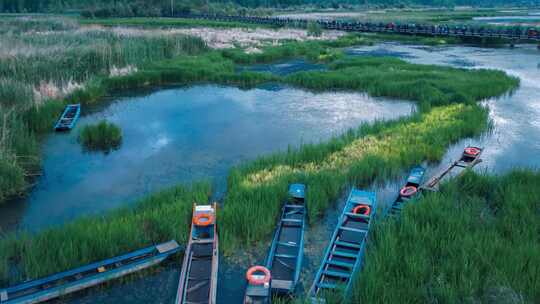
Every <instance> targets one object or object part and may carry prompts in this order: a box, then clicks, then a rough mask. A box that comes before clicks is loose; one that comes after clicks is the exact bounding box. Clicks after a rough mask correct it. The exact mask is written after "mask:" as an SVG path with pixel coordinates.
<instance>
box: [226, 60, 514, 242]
mask: <svg viewBox="0 0 540 304" xmlns="http://www.w3.org/2000/svg"><path fill="white" fill-rule="evenodd" d="M364 73H365V74H364ZM282 81H284V82H285V83H292V84H295V85H298V86H300V87H307V88H312V89H318V90H328V89H341V90H347V89H349V90H360V91H367V92H369V93H370V94H372V95H375V96H390V97H397V98H403V99H409V100H414V101H416V102H417V103H418V104H419V105H420V108H419V112H418V113H416V114H414V115H412V116H411V117H409V118H403V119H400V120H398V121H393V122H378V123H375V124H372V125H364V126H361V127H360V128H359V129H358V130H351V131H349V132H348V133H346V134H344V135H342V136H339V137H337V138H335V139H333V140H330V141H328V142H326V143H319V144H311V145H305V146H303V147H300V148H299V149H298V150H292V149H290V150H288V151H287V152H284V153H278V154H274V155H271V156H267V157H261V158H259V159H257V160H255V161H253V162H251V163H248V164H245V165H241V166H239V167H237V168H234V169H233V170H232V172H231V174H230V176H229V181H228V189H229V191H228V194H227V197H226V199H225V205H224V208H223V217H222V221H223V224H222V225H221V228H222V229H221V230H222V234H221V236H222V237H223V238H224V239H226V240H227V242H224V245H223V246H222V248H224V249H225V250H232V249H233V248H236V247H237V246H241V245H245V244H250V243H253V242H257V241H258V240H261V239H265V237H266V236H268V234H269V233H270V232H271V231H272V229H273V226H274V222H275V220H274V219H275V218H276V217H277V215H278V212H279V206H280V201H281V200H282V199H283V197H282V196H280V195H277V194H280V193H281V195H285V191H286V188H287V184H288V183H291V182H302V183H305V184H307V185H309V187H308V191H307V201H308V210H309V213H310V220H316V219H317V218H318V217H319V216H320V215H321V214H322V213H323V212H324V210H325V209H326V208H327V207H328V206H329V205H330V204H332V202H334V201H335V199H336V198H337V197H338V196H339V195H340V194H341V193H342V191H343V190H344V189H345V188H346V187H347V186H348V185H350V184H354V185H357V186H365V185H368V184H369V183H371V182H373V181H375V180H376V179H379V180H380V179H385V178H389V177H393V176H396V175H397V174H399V173H401V170H403V169H406V168H408V167H411V166H413V165H415V164H417V163H419V162H422V161H431V162H435V161H438V160H440V159H441V158H442V156H443V154H444V151H445V150H446V148H447V147H448V146H449V145H450V144H452V143H454V142H456V141H458V140H459V139H461V138H465V137H474V136H477V135H479V134H480V133H481V132H483V131H485V130H486V129H487V127H488V122H487V112H486V109H484V108H482V107H480V106H479V105H477V104H476V103H475V102H476V101H479V100H481V99H483V98H488V97H492V96H498V95H501V94H504V93H505V92H507V91H509V90H511V89H513V88H515V87H516V86H517V85H518V84H519V80H517V79H515V78H512V77H509V76H507V75H506V74H505V73H502V72H498V71H487V70H477V71H467V70H461V69H454V68H446V67H439V66H427V65H414V64H409V63H405V62H404V61H402V60H399V59H392V58H370V57H366V58H354V59H344V60H343V61H337V62H336V63H335V64H333V65H332V70H331V71H328V72H302V73H296V74H293V75H291V76H287V77H285V79H282ZM490 81H492V82H493V84H494V86H488V85H485V83H489V82H490ZM479 85H481V86H482V87H486V89H485V90H478V89H477V88H478V87H479ZM268 215H271V216H268Z"/></svg>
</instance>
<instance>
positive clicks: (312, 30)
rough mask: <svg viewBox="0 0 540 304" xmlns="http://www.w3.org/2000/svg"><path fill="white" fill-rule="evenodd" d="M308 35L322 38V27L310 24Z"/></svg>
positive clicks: (313, 23)
mask: <svg viewBox="0 0 540 304" xmlns="http://www.w3.org/2000/svg"><path fill="white" fill-rule="evenodd" d="M307 33H308V35H309V36H315V37H319V36H321V35H322V28H321V25H320V24H318V23H317V22H314V21H310V22H308V25H307Z"/></svg>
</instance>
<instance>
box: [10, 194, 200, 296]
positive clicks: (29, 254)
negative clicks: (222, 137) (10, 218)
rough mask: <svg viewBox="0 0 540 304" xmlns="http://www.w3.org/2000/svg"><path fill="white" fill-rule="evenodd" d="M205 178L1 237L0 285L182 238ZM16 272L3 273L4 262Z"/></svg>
mask: <svg viewBox="0 0 540 304" xmlns="http://www.w3.org/2000/svg"><path fill="white" fill-rule="evenodd" d="M210 193H211V188H210V184H209V183H195V184H193V185H192V186H178V187H174V188H171V189H168V190H164V191H161V192H158V193H155V194H153V195H151V196H149V197H147V198H145V199H142V200H141V201H139V202H138V203H136V205H135V207H131V208H129V207H128V208H123V209H120V210H117V211H115V212H113V213H110V214H107V215H105V216H92V217H88V218H82V219H78V220H76V221H74V222H71V223H69V224H65V225H63V226H61V227H58V228H50V229H48V230H46V231H43V232H40V233H38V234H30V233H21V234H15V233H10V234H8V235H6V236H4V237H3V238H2V239H0V249H2V250H1V251H0V284H1V285H2V286H4V285H8V284H14V283H16V282H18V281H20V280H26V279H31V278H37V277H41V276H44V275H47V274H51V273H55V272H58V271H63V270H67V269H70V268H73V267H77V266H81V265H85V264H88V263H90V262H93V261H97V260H101V259H105V258H109V257H113V256H116V255H119V254H123V253H126V252H129V251H132V250H135V249H137V248H142V247H145V246H150V245H152V244H158V243H160V242H165V241H168V240H171V239H175V240H177V241H178V242H179V243H180V244H182V243H185V242H186V240H187V237H188V234H189V232H188V231H189V228H190V225H189V223H190V218H191V210H192V204H193V203H194V202H198V203H205V202H207V201H208V198H209V195H210ZM9 264H11V265H14V267H15V268H16V269H17V270H18V273H17V275H13V274H12V275H8V274H10V271H9V269H8V265H9Z"/></svg>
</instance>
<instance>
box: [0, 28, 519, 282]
mask: <svg viewBox="0 0 540 304" xmlns="http://www.w3.org/2000/svg"><path fill="white" fill-rule="evenodd" d="M98 37H99V35H98ZM188 41H191V40H188ZM147 42H148V41H147ZM364 43H370V41H369V40H368V39H365V38H363V37H361V36H355V35H353V36H344V37H342V38H340V39H338V40H335V41H308V42H303V43H299V42H288V43H283V44H282V45H280V46H274V47H266V48H264V49H263V52H262V53H255V54H246V53H245V52H243V51H241V50H238V49H236V50H224V51H207V50H203V48H197V47H193V46H194V45H195V46H196V44H193V45H191V46H189V45H190V44H189V43H188V46H187V48H186V49H184V48H183V47H180V49H182V50H183V51H182V54H188V55H183V56H176V55H174V54H170V53H165V54H168V55H166V56H165V55H164V57H159V58H161V59H160V60H155V61H149V62H146V61H144V63H142V64H140V65H137V67H138V69H137V71H135V72H133V73H132V74H129V75H123V76H116V77H110V70H108V69H103V66H107V63H111V62H110V61H107V60H105V61H99V60H98V61H97V62H98V63H99V65H98V67H94V66H92V65H91V67H92V68H96V69H95V70H92V71H102V72H106V74H99V72H97V73H98V74H97V77H90V78H87V79H88V80H87V81H85V85H84V87H81V88H77V89H75V90H74V91H73V92H71V93H70V94H69V95H68V98H67V100H76V101H77V102H81V103H89V102H93V101H96V100H98V99H100V98H101V97H103V96H104V95H106V94H108V93H111V92H114V91H117V90H126V89H131V88H137V87H143V86H151V85H162V84H171V83H174V84H189V83H193V82H213V83H225V84H235V85H238V86H253V85H256V84H260V83H262V82H266V81H276V82H281V83H284V84H291V85H295V86H298V87H303V88H309V89H313V90H357V91H364V92H368V93H370V94H372V95H375V96H389V97H397V98H403V99H409V100H412V101H414V102H417V103H418V105H419V107H418V111H417V112H416V113H413V114H412V115H411V116H410V117H407V118H401V119H399V120H396V121H391V122H376V123H373V124H366V125H362V126H360V127H359V128H358V129H356V130H350V131H349V132H347V133H345V134H344V135H342V136H338V137H335V138H334V139H332V140H330V141H328V142H324V143H318V144H309V145H304V146H302V147H300V148H298V149H292V148H291V149H289V150H288V151H286V152H282V153H276V154H274V155H270V156H265V157H261V158H259V159H257V160H254V161H252V162H249V163H247V164H243V165H240V166H238V167H236V168H234V169H233V170H232V171H231V173H230V176H229V179H228V193H227V196H226V198H225V202H224V205H223V209H221V210H220V215H219V217H220V224H219V228H220V238H221V244H222V248H223V250H224V251H225V253H227V254H230V253H232V252H233V250H238V248H241V247H242V246H246V245H252V244H254V243H258V242H261V241H263V240H268V239H269V236H270V234H271V232H272V231H273V229H274V225H275V219H276V217H277V216H278V214H279V210H280V203H281V201H282V200H283V199H284V198H285V195H286V190H287V184H289V183H291V182H302V183H305V184H308V192H307V201H308V210H309V213H310V220H311V221H316V220H317V218H318V217H319V216H320V215H321V214H322V213H323V212H324V210H325V209H326V208H327V207H328V206H330V204H332V203H333V202H334V201H335V199H336V198H337V197H338V196H339V195H340V194H341V193H342V192H343V191H344V190H345V188H346V187H348V186H349V185H351V184H354V185H357V186H365V185H367V184H369V183H371V182H373V181H376V180H382V179H385V178H388V177H393V176H397V175H398V174H400V173H401V172H402V170H404V169H407V168H408V167H410V166H412V165H416V164H417V163H418V162H422V161H437V160H440V159H441V157H442V155H443V153H444V151H445V149H446V148H447V147H448V146H449V145H450V144H452V143H454V142H456V141H458V140H460V139H462V138H465V137H472V136H476V135H479V134H480V133H481V132H483V131H485V130H486V129H487V126H488V121H487V110H486V109H484V108H483V107H481V106H479V105H477V104H476V102H478V101H480V100H481V99H483V98H489V97H495V96H499V95H501V94H504V93H506V92H508V91H510V90H511V89H513V88H515V87H516V86H517V85H519V80H517V79H515V78H513V77H509V76H507V75H506V74H505V73H502V72H498V71H488V70H461V69H453V68H447V67H439V66H427V65H415V64H409V63H406V62H404V61H401V60H398V59H391V58H356V59H354V58H352V59H351V58H345V57H344V55H343V53H342V52H340V51H339V50H336V49H337V48H339V47H344V46H349V45H353V44H364ZM136 45H138V43H136ZM158 45H160V44H159V43H158ZM163 45H167V43H166V42H164V44H163ZM191 47H193V48H191ZM163 51H164V50H163ZM199 51H200V52H201V53H197V52H199ZM164 52H165V51H164ZM143 53H144V52H143ZM120 54H121V53H120ZM158 54H159V52H158ZM169 55H170V56H169ZM143 57H144V56H142V57H140V58H143ZM291 57H306V58H308V59H310V60H314V61H320V60H326V61H329V62H331V66H330V70H329V71H327V72H304V73H297V74H294V75H290V76H286V77H280V76H275V75H271V74H265V73H255V72H242V73H236V64H249V63H262V62H271V61H275V60H278V59H284V58H291ZM147 58H150V57H147ZM83 59H84V58H83ZM83 59H81V60H83ZM122 60H123V61H122V62H124V63H126V64H128V63H129V64H131V61H129V60H127V59H126V58H124V59H122ZM103 62H105V64H104V65H101V64H102V63H103ZM85 64H91V61H89V62H86V63H85ZM0 71H1V66H0ZM45 71H52V67H47V68H46V69H45ZM51 73H52V74H51V75H55V74H54V73H55V72H51ZM44 75H46V73H45V74H44ZM77 75H79V76H81V77H82V74H77ZM100 75H101V76H100ZM20 76H21V77H22V78H21V79H25V77H28V79H29V80H32V78H31V77H34V76H32V75H29V74H27V73H22V74H21V75H20ZM25 81H26V80H25ZM486 83H491V84H492V85H486ZM67 100H62V101H52V102H46V103H45V104H44V105H43V106H41V107H37V108H31V109H30V110H28V111H26V112H25V113H24V115H21V118H22V119H21V121H20V122H18V123H17V125H18V126H19V127H18V128H19V129H17V128H15V127H13V128H10V130H21V131H19V132H21V134H26V136H27V137H26V138H28V142H30V143H32V141H31V139H32V136H33V135H32V134H33V131H36V132H37V131H41V130H46V126H47V121H48V120H50V119H51V118H52V117H53V113H54V112H55V111H57V110H58V109H61V108H62V106H63V103H64V102H65V101H67ZM26 119H28V120H26ZM51 125H52V121H51V122H50V123H49V126H51ZM19 140H20V139H17V141H14V142H11V143H10V147H17V148H16V149H21V151H22V150H23V149H27V147H25V146H24V145H22V144H20V143H18V141H19ZM33 142H35V140H34V141H33ZM21 143H22V142H21ZM13 144H17V146H14V145H13ZM12 145H13V146H12ZM13 149H15V148H13ZM36 150H37V149H36ZM6 151H8V150H6ZM14 151H18V150H14ZM28 153H30V155H37V153H36V152H35V151H28ZM31 153H36V154H31ZM0 164H1V162H0ZM21 168H23V167H21ZM14 172H15V171H14ZM0 185H2V183H0ZM203 188H204V187H203ZM178 189H186V188H184V187H180V188H178ZM199 189H200V188H199ZM204 189H205V190H204V191H202V190H200V191H199V190H197V189H196V191H194V192H189V191H187V190H185V191H184V190H182V191H180V194H178V195H175V194H174V193H176V192H175V191H176V190H171V191H172V192H163V193H160V194H156V195H154V196H151V197H149V198H147V199H145V200H143V203H141V205H140V206H142V207H137V208H135V209H123V210H121V211H118V212H117V213H113V214H112V215H108V216H105V217H91V218H87V219H83V220H76V221H75V222H73V223H68V224H66V225H64V226H62V227H58V228H52V229H51V230H47V231H44V232H41V233H37V234H32V235H30V234H21V235H11V236H9V237H7V238H5V239H2V240H0V248H7V250H6V252H10V253H9V254H6V253H3V254H0V259H3V260H0V267H5V266H2V265H5V264H7V263H6V262H5V260H6V259H7V260H9V261H13V262H15V264H16V265H17V267H18V269H19V270H20V275H19V276H18V277H13V278H11V280H10V282H14V281H17V280H18V279H21V278H35V277H36V276H39V275H43V274H47V273H51V272H55V271H59V270H65V269H67V268H69V267H74V266H78V265H81V264H84V263H86V262H88V261H92V260H96V259H100V258H103V257H106V256H111V255H114V254H118V253H121V252H123V251H128V250H133V249H136V248H137V247H141V246H143V245H148V242H152V241H154V242H157V241H164V240H166V239H169V238H176V239H177V240H178V241H180V242H182V241H185V238H186V234H187V228H186V230H182V229H183V228H182V229H180V228H179V227H184V226H185V227H188V226H189V224H188V223H189V217H188V214H189V210H190V208H191V205H190V203H191V202H192V201H195V199H193V197H196V198H197V200H196V201H199V202H200V201H205V200H206V198H204V197H203V196H202V195H203V192H205V193H206V194H208V191H206V190H208V186H206V188H204ZM167 193H168V194H167ZM171 193H173V194H171ZM190 193H195V194H193V195H191V194H190ZM190 195H191V196H190ZM145 202H146V203H145ZM169 203H170V204H169ZM150 205H151V206H150ZM179 215H180V216H179ZM148 227H149V228H148ZM121 238H123V239H121ZM46 248H62V252H58V251H54V252H51V251H48V250H46ZM7 272H8V271H7V270H5V269H4V270H2V269H0V275H4V276H6V273H7ZM4 281H7V278H4Z"/></svg>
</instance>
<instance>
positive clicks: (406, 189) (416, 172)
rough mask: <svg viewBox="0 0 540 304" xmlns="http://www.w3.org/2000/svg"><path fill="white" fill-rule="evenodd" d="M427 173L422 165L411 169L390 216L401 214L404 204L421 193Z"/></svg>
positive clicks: (390, 211) (391, 208)
mask: <svg viewBox="0 0 540 304" xmlns="http://www.w3.org/2000/svg"><path fill="white" fill-rule="evenodd" d="M425 173H426V169H424V167H422V166H416V167H414V168H413V169H412V170H411V173H409V177H408V178H407V183H406V184H405V186H403V188H401V190H400V191H399V195H398V197H397V199H396V200H395V201H394V202H393V203H392V205H391V206H390V210H389V215H390V216H397V215H399V214H400V213H401V209H402V208H403V206H404V205H405V204H406V203H407V202H408V201H409V200H411V199H413V198H415V197H416V196H417V195H418V194H419V191H420V186H421V184H422V181H423V179H424V174H425Z"/></svg>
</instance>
